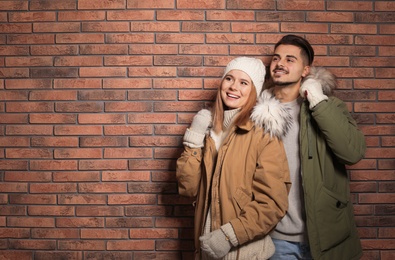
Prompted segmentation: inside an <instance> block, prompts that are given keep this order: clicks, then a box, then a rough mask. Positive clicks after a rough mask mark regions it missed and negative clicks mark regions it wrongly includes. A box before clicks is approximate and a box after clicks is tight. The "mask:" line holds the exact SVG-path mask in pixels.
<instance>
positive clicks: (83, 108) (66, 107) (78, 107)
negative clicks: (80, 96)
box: [55, 102, 104, 113]
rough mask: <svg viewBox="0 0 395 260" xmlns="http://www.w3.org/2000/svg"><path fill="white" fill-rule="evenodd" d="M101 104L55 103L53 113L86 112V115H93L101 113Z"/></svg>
mask: <svg viewBox="0 0 395 260" xmlns="http://www.w3.org/2000/svg"><path fill="white" fill-rule="evenodd" d="M103 107H104V106H103V104H102V103H98V102H77V103H73V102H56V104H55V111H56V112H63V113H69V112H86V113H94V112H102V111H103Z"/></svg>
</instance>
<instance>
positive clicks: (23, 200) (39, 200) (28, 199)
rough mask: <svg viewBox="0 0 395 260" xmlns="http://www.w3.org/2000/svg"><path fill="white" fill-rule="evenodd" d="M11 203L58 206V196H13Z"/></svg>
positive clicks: (11, 196)
mask: <svg viewBox="0 0 395 260" xmlns="http://www.w3.org/2000/svg"><path fill="white" fill-rule="evenodd" d="M10 203H12V204H24V205H36V204H37V205H39V204H44V205H49V204H56V195H43V194H40V195H37V194H27V195H26V194H11V195H10Z"/></svg>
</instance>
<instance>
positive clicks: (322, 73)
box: [251, 67, 336, 138]
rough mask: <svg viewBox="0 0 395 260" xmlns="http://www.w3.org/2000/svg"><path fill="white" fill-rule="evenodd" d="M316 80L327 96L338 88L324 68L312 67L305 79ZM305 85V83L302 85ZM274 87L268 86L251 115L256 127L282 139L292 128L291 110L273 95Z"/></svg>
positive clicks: (334, 79)
mask: <svg viewBox="0 0 395 260" xmlns="http://www.w3.org/2000/svg"><path fill="white" fill-rule="evenodd" d="M306 79H315V80H317V81H318V82H320V83H321V86H322V90H323V92H324V94H325V95H327V96H331V95H332V92H333V90H334V89H335V88H336V78H335V76H334V75H333V74H332V73H331V72H329V71H328V70H326V69H324V68H322V67H311V68H310V73H309V75H308V76H307V77H306V78H305V79H304V80H306ZM302 85H303V83H302ZM272 87H273V85H270V86H266V89H265V90H264V91H263V92H262V93H261V95H260V96H259V98H258V102H257V104H256V106H255V107H254V110H253V111H252V114H251V120H252V121H253V122H254V123H255V125H257V126H259V127H263V128H264V129H265V132H266V133H269V134H270V136H273V137H277V138H281V137H282V136H284V135H286V133H287V132H288V130H289V128H290V126H291V115H290V111H289V109H288V108H287V107H286V106H285V105H284V104H282V103H280V101H279V100H278V99H276V98H275V96H274V94H273V88H272Z"/></svg>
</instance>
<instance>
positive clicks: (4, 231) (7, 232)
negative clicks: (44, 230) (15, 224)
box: [0, 228, 29, 238]
mask: <svg viewBox="0 0 395 260" xmlns="http://www.w3.org/2000/svg"><path fill="white" fill-rule="evenodd" d="M0 238H29V229H28V228H0Z"/></svg>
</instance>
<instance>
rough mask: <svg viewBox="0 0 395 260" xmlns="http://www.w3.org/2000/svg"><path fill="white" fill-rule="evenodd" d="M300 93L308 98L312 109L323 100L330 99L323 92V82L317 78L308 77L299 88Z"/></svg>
mask: <svg viewBox="0 0 395 260" xmlns="http://www.w3.org/2000/svg"><path fill="white" fill-rule="evenodd" d="M299 94H300V95H301V96H302V97H303V98H307V100H308V101H309V103H310V105H309V107H310V109H313V108H314V107H315V106H316V105H317V104H318V103H320V102H321V101H323V100H327V99H328V96H326V95H324V93H323V92H322V86H321V83H320V82H319V81H318V80H315V79H306V80H305V81H304V82H303V83H302V86H301V87H300V89H299Z"/></svg>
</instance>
